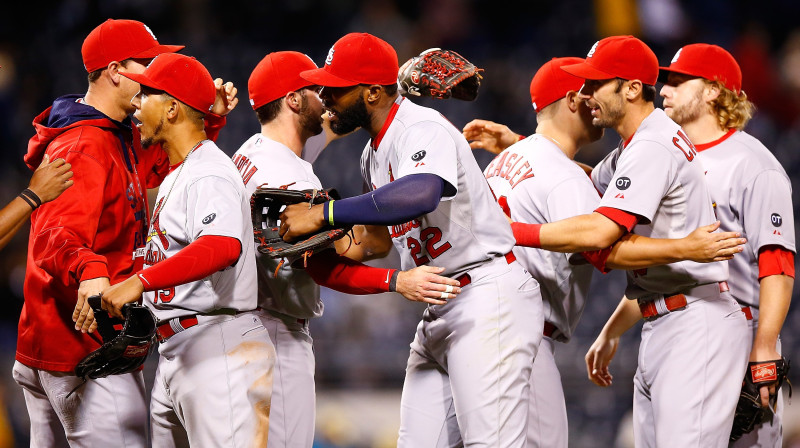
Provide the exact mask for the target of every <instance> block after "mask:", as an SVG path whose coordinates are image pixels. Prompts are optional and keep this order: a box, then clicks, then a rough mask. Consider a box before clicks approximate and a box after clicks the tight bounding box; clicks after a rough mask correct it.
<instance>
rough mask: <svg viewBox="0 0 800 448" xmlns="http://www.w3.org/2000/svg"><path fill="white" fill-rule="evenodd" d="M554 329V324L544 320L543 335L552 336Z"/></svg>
mask: <svg viewBox="0 0 800 448" xmlns="http://www.w3.org/2000/svg"><path fill="white" fill-rule="evenodd" d="M554 331H556V326H555V325H553V324H551V323H550V322H547V321H545V323H544V331H543V332H542V334H543V335H545V336H546V337H548V338H550V337H553V332H554Z"/></svg>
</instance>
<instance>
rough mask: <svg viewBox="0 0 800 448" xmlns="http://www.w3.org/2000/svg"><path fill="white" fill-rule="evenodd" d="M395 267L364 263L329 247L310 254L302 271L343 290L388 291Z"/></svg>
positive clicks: (328, 286) (335, 288)
mask: <svg viewBox="0 0 800 448" xmlns="http://www.w3.org/2000/svg"><path fill="white" fill-rule="evenodd" d="M396 270H397V269H382V268H375V267H372V266H367V265H365V264H362V263H359V262H357V261H354V260H351V259H349V258H347V257H343V256H341V255H338V254H337V253H336V252H335V251H332V250H325V251H322V252H319V253H316V254H314V256H312V257H309V258H308V261H307V264H306V272H307V273H308V275H310V276H311V278H313V279H314V281H315V282H317V284H319V285H321V286H325V287H327V288H331V289H334V290H336V291H339V292H343V293H345V294H378V293H381V292H388V291H389V281H390V280H391V278H392V275H393V274H394V272H395V271H396Z"/></svg>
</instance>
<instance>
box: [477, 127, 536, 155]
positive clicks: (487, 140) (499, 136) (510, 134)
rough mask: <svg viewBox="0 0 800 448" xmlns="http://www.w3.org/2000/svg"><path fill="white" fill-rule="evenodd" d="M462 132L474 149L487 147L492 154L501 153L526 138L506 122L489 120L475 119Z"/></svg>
mask: <svg viewBox="0 0 800 448" xmlns="http://www.w3.org/2000/svg"><path fill="white" fill-rule="evenodd" d="M462 134H463V135H464V138H466V139H467V140H468V141H469V147H470V148H472V149H485V150H486V151H489V152H490V153H492V154H500V153H501V152H503V151H504V150H505V149H506V148H508V147H509V146H511V145H513V144H514V143H516V142H518V141H520V140H522V139H523V138H525V136H524V135H519V134H517V133H516V132H514V131H512V130H511V129H509V128H508V126H506V125H504V124H499V123H495V122H493V121H489V120H480V119H475V120H472V121H470V122H469V123H467V125H466V126H464V129H463V132H462Z"/></svg>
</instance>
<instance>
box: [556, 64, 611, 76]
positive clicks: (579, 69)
mask: <svg viewBox="0 0 800 448" xmlns="http://www.w3.org/2000/svg"><path fill="white" fill-rule="evenodd" d="M561 70H564V71H565V72H567V73H569V74H570V75H574V76H577V77H578V78H583V79H612V78H616V76H614V75H612V74H610V73H606V72H604V71H602V70H598V69H596V68H594V67H592V66H591V65H589V64H587V63H586V62H581V63H580V64H573V65H562V66H561Z"/></svg>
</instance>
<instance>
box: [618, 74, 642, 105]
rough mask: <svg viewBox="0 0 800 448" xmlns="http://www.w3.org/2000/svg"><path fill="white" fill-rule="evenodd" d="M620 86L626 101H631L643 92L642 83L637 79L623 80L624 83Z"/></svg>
mask: <svg viewBox="0 0 800 448" xmlns="http://www.w3.org/2000/svg"><path fill="white" fill-rule="evenodd" d="M622 88H623V89H624V91H623V94H624V95H625V98H626V99H627V100H628V101H633V100H635V99H636V98H637V97H641V96H642V94H643V93H644V85H643V84H642V81H640V80H638V79H632V80H630V81H625V85H624V86H622Z"/></svg>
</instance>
